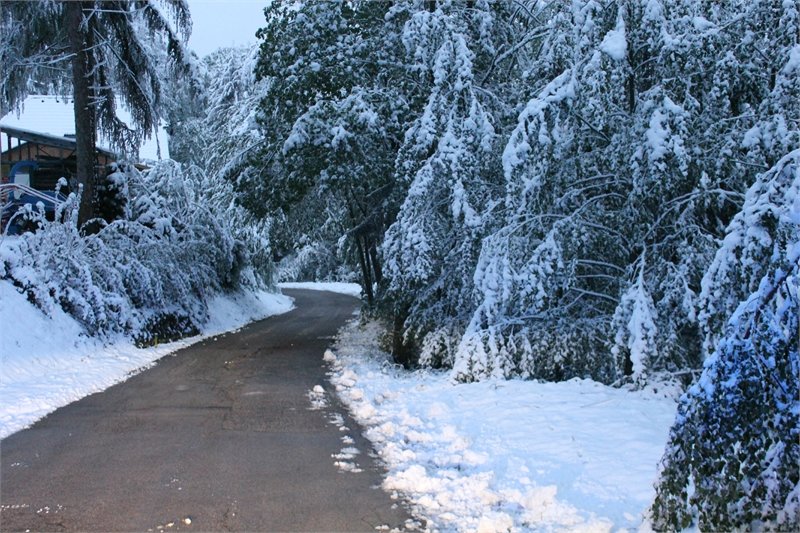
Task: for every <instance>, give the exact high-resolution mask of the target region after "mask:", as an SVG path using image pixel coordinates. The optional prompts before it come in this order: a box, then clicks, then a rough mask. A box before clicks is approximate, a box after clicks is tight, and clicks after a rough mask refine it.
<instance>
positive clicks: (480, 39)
mask: <svg viewBox="0 0 800 533" xmlns="http://www.w3.org/2000/svg"><path fill="white" fill-rule="evenodd" d="M465 7H466V6H465V5H461V4H459V3H456V2H441V3H438V4H437V5H436V7H435V9H432V10H430V11H429V10H425V9H420V10H417V11H415V12H413V14H412V15H411V16H410V17H409V19H408V21H407V22H406V24H405V27H404V30H403V42H404V45H405V47H406V54H407V56H408V61H409V62H410V63H411V64H412V65H413V67H414V69H415V70H417V71H418V72H420V73H421V74H422V75H424V76H425V77H426V78H429V79H431V80H432V84H431V86H430V89H429V94H428V97H427V101H426V103H425V107H424V108H423V111H422V113H421V114H420V115H419V116H418V117H417V118H416V120H415V121H414V122H413V123H412V124H411V127H410V128H409V129H408V131H407V132H406V135H405V142H404V144H403V146H402V147H401V149H400V151H399V154H398V158H397V179H398V180H399V181H400V182H401V183H407V184H408V185H407V190H408V192H407V193H406V196H405V199H404V200H403V203H402V205H401V207H400V211H399V213H398V215H397V220H396V221H395V222H394V224H393V225H392V226H391V227H390V228H389V230H388V232H387V234H386V242H385V243H384V245H383V249H382V253H383V256H384V258H385V264H386V270H385V272H386V276H387V278H388V284H387V287H386V293H385V294H384V298H386V299H388V300H389V301H390V302H391V303H392V307H393V309H392V311H393V313H394V315H395V320H400V321H402V322H403V323H402V328H400V330H399V331H396V332H395V335H397V336H400V335H402V337H403V338H402V339H396V344H395V346H396V349H397V346H398V344H400V342H399V341H402V343H403V344H410V345H411V347H410V348H413V349H415V350H416V351H417V353H416V354H414V355H415V356H418V357H419V358H420V363H421V364H424V365H434V366H441V365H445V366H450V365H452V362H453V354H454V352H455V347H456V345H457V343H458V340H459V338H460V336H461V333H462V332H463V327H464V324H465V322H466V319H467V317H468V313H469V311H470V309H471V308H472V289H473V285H472V277H473V271H474V268H475V262H476V260H477V255H478V252H479V250H480V241H481V239H482V238H483V236H484V235H486V233H487V232H488V228H490V227H491V222H492V217H493V216H494V213H493V209H494V207H495V206H496V205H497V203H498V202H497V201H496V198H497V197H498V193H499V191H500V185H499V182H500V176H499V172H498V168H499V158H498V149H497V144H496V142H497V132H496V130H495V126H494V123H495V122H496V118H495V117H494V116H493V113H492V112H493V111H494V109H493V107H494V106H493V104H494V102H491V101H490V99H489V98H488V97H487V96H486V94H485V93H484V92H482V90H481V89H482V88H481V87H480V85H479V82H480V80H478V79H476V78H478V77H479V76H480V75H482V74H485V71H484V72H481V70H480V67H481V66H482V67H483V68H484V69H485V68H487V67H488V65H490V64H491V61H490V57H487V56H489V54H490V53H494V52H496V47H497V45H499V44H500V43H499V42H495V39H493V37H494V36H493V35H492V33H493V25H494V23H495V20H494V18H495V17H496V16H497V15H499V14H503V13H504V9H503V7H502V6H493V5H491V4H489V3H484V2H479V3H475V4H474V5H473V6H472V7H471V8H470V9H465ZM487 101H489V103H487ZM406 348H407V349H406V351H408V349H409V347H406Z"/></svg>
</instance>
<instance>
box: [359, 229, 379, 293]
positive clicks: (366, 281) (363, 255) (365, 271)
mask: <svg viewBox="0 0 800 533" xmlns="http://www.w3.org/2000/svg"><path fill="white" fill-rule="evenodd" d="M356 246H357V248H358V262H359V264H360V265H361V277H362V280H363V282H362V283H363V286H364V293H365V294H366V295H367V304H369V305H372V303H373V301H374V298H375V296H374V295H373V294H372V275H371V272H370V265H369V261H368V257H367V251H366V250H365V249H364V246H363V245H362V244H361V238H360V237H356Z"/></svg>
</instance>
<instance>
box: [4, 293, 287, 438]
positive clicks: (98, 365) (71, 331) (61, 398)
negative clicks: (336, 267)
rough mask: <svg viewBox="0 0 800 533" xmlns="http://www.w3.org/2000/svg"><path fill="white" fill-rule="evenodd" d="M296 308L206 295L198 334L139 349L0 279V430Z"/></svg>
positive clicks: (282, 302)
mask: <svg viewBox="0 0 800 533" xmlns="http://www.w3.org/2000/svg"><path fill="white" fill-rule="evenodd" d="M291 308H292V300H291V298H289V297H287V296H283V295H280V294H271V293H266V292H261V293H242V294H234V295H226V296H217V297H216V298H214V299H213V300H212V301H211V302H210V303H209V311H210V317H209V321H208V323H207V324H206V325H205V326H204V327H203V330H202V334H201V335H199V336H196V337H191V338H187V339H183V340H180V341H177V342H171V343H167V344H161V345H159V346H156V347H152V348H146V349H139V348H136V347H135V346H134V345H133V343H132V342H131V341H130V340H126V339H122V338H121V339H119V340H118V341H116V342H113V343H109V344H103V343H101V342H99V341H97V340H95V339H91V338H88V337H86V336H85V335H84V334H83V333H82V331H81V328H80V326H79V325H78V324H77V323H76V322H75V320H73V319H72V317H70V316H69V315H67V314H66V313H64V312H63V311H61V310H56V311H55V312H53V313H52V316H49V317H48V316H46V315H45V314H44V313H42V312H41V311H40V310H39V309H38V308H36V307H34V306H33V305H31V304H30V303H29V302H28V300H27V299H26V298H25V296H24V295H22V294H20V293H19V292H18V291H17V289H16V288H15V287H14V286H13V285H11V283H9V282H8V281H4V280H0V398H2V403H0V438H3V437H6V436H8V435H10V434H11V433H14V432H15V431H18V430H20V429H22V428H24V427H27V426H29V425H30V424H32V423H33V422H35V421H36V420H39V419H40V418H42V417H44V416H45V415H47V414H48V413H50V412H52V411H54V410H56V409H57V408H59V407H61V406H64V405H66V404H68V403H70V402H73V401H75V400H78V399H80V398H82V397H84V396H87V395H89V394H92V393H95V392H100V391H102V390H104V389H106V388H108V387H110V386H111V385H113V384H115V383H118V382H120V381H123V380H125V379H127V378H129V377H130V376H132V375H134V374H136V373H137V372H139V371H141V370H143V369H145V368H147V367H148V366H150V365H152V364H153V362H154V361H156V360H157V359H159V358H161V357H163V356H164V355H167V354H169V353H171V352H174V351H175V350H178V349H180V348H183V347H185V346H188V345H190V344H193V343H195V342H198V341H199V340H202V339H204V338H206V337H209V336H212V335H218V334H220V333H223V332H225V331H230V330H233V329H236V328H239V327H241V326H243V325H245V324H247V323H249V322H252V321H254V320H258V319H261V318H264V317H267V316H270V315H275V314H279V313H285V312H287V311H289V310H290V309H291Z"/></svg>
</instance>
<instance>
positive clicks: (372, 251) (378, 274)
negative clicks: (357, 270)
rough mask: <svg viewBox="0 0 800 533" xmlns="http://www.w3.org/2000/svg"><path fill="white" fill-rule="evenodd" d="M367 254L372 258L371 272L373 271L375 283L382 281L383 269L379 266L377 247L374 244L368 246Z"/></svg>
mask: <svg viewBox="0 0 800 533" xmlns="http://www.w3.org/2000/svg"><path fill="white" fill-rule="evenodd" d="M369 256H370V259H371V260H372V272H373V273H374V277H375V283H378V284H380V282H381V281H383V269H382V268H381V262H380V258H379V257H378V249H377V248H376V247H375V245H374V244H370V246H369Z"/></svg>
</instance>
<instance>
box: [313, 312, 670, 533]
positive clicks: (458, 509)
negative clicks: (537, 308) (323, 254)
mask: <svg viewBox="0 0 800 533" xmlns="http://www.w3.org/2000/svg"><path fill="white" fill-rule="evenodd" d="M379 333H380V330H379V328H378V327H377V326H376V325H374V324H367V325H366V326H364V327H360V326H358V325H357V324H355V323H354V324H351V325H350V326H348V327H347V328H346V329H345V330H344V331H343V332H342V333H341V337H340V340H339V342H338V345H337V348H336V350H335V352H330V351H329V352H326V354H325V360H326V361H328V362H329V364H330V365H331V378H332V383H333V384H334V385H335V387H336V392H337V393H338V395H339V397H340V398H341V399H342V400H343V401H344V402H345V404H347V405H348V407H349V409H350V411H351V413H352V414H353V416H354V418H355V419H356V420H357V421H358V422H360V423H361V424H362V425H363V426H365V427H366V428H367V430H366V436H367V437H368V438H369V439H370V440H371V441H372V442H373V444H374V446H375V448H376V450H377V452H378V454H379V455H380V457H381V459H382V460H383V461H384V462H385V463H386V466H387V467H388V470H389V473H388V476H387V478H386V479H385V481H384V483H383V485H384V488H385V489H386V490H388V491H390V492H393V493H395V494H396V495H397V496H398V497H403V498H405V499H407V500H408V501H410V502H411V503H412V505H413V510H414V513H415V514H416V516H417V517H418V518H419V519H421V521H423V522H426V523H427V527H428V529H431V530H441V531H480V532H490V531H509V530H511V531H525V530H535V531H620V530H636V529H649V527H648V525H647V522H646V520H645V519H644V513H645V511H646V510H647V508H648V507H649V505H650V504H651V502H652V500H653V497H654V494H655V492H654V489H653V484H654V482H655V481H656V477H657V470H658V461H659V459H660V458H661V455H662V453H663V451H664V446H665V443H666V440H667V435H668V432H669V427H670V425H671V424H672V422H673V419H674V416H675V411H676V403H675V401H674V399H673V398H674V391H655V390H649V391H630V390H623V389H615V388H611V387H607V386H604V385H601V384H598V383H596V382H592V381H588V380H571V381H567V382H563V383H537V382H531V381H490V382H481V383H473V384H459V385H455V384H453V383H452V382H451V381H450V380H449V377H448V375H447V374H446V373H439V372H407V371H404V370H402V369H399V368H397V367H396V366H394V365H392V364H391V361H390V359H389V357H388V356H387V355H386V354H383V353H381V352H380V350H379V348H378V346H377V341H376V339H377V338H378V335H379ZM330 393H331V391H322V390H315V391H311V393H310V394H309V397H310V398H311V399H312V401H316V405H321V404H320V402H322V401H324V398H323V395H324V394H330ZM350 456H351V457H354V458H356V459H355V461H356V462H355V464H353V465H352V466H353V468H355V469H357V468H358V464H357V454H352V453H351V454H350Z"/></svg>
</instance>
